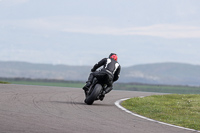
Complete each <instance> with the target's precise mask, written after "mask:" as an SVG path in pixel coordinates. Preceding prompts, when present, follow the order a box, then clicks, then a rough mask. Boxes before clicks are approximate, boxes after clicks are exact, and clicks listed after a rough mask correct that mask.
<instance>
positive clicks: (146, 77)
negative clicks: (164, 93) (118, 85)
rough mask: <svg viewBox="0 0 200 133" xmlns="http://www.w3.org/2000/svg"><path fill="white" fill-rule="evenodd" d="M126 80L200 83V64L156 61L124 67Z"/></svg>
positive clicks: (173, 83)
mask: <svg viewBox="0 0 200 133" xmlns="http://www.w3.org/2000/svg"><path fill="white" fill-rule="evenodd" d="M121 78H122V79H123V81H124V82H132V81H134V82H142V83H153V84H172V85H200V65H190V64H183V63H155V64H145V65H136V66H132V67H127V68H125V69H123V71H122V74H121Z"/></svg>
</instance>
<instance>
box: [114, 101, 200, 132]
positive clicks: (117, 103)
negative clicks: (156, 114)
mask: <svg viewBox="0 0 200 133" xmlns="http://www.w3.org/2000/svg"><path fill="white" fill-rule="evenodd" d="M128 99H130V98H124V99H120V100H118V101H116V102H115V105H116V106H117V107H118V108H120V109H121V110H123V111H125V112H127V113H129V114H131V115H134V116H137V117H139V118H142V119H145V120H148V121H152V122H156V123H159V124H163V125H167V126H171V127H176V128H180V129H185V130H189V131H194V132H200V131H198V130H194V129H190V128H185V127H180V126H176V125H172V124H168V123H164V122H161V121H156V120H153V119H150V118H147V117H144V116H141V115H138V114H135V113H133V112H131V111H129V110H127V109H125V108H124V107H122V106H121V105H120V103H121V102H122V101H125V100H128Z"/></svg>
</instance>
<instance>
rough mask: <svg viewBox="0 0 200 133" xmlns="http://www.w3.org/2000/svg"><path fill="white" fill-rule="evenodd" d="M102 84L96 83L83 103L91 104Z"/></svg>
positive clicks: (99, 91)
mask: <svg viewBox="0 0 200 133" xmlns="http://www.w3.org/2000/svg"><path fill="white" fill-rule="evenodd" d="M101 90H102V86H101V85H100V84H96V85H95V87H94V89H93V91H92V93H91V94H90V95H89V96H87V97H86V99H85V103H86V104H88V105H92V104H93V102H94V101H95V100H96V99H97V97H98V96H99V94H100V93H101Z"/></svg>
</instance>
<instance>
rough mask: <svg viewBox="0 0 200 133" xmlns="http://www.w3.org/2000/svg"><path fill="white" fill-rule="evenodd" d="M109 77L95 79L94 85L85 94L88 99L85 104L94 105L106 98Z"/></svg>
mask: <svg viewBox="0 0 200 133" xmlns="http://www.w3.org/2000/svg"><path fill="white" fill-rule="evenodd" d="M107 79H108V77H107V75H104V77H97V76H95V77H94V78H93V81H92V84H91V86H90V87H89V89H88V91H87V92H85V95H86V98H85V103H86V104H88V105H92V104H93V102H94V101H95V100H101V101H102V100H103V99H104V97H105V89H106V87H107V84H106V81H107Z"/></svg>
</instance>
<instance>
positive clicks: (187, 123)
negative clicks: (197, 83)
mask: <svg viewBox="0 0 200 133" xmlns="http://www.w3.org/2000/svg"><path fill="white" fill-rule="evenodd" d="M122 106H123V107H125V108H127V109H128V110H130V111H132V112H134V113H137V114H140V115H142V116H145V117H148V118H151V119H154V120H158V121H162V122H166V123H170V124H173V125H178V126H182V127H186V128H191V129H195V130H200V95H197V94H170V95H153V96H148V97H144V98H139V97H136V98H132V99H129V100H126V101H124V102H122Z"/></svg>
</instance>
